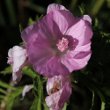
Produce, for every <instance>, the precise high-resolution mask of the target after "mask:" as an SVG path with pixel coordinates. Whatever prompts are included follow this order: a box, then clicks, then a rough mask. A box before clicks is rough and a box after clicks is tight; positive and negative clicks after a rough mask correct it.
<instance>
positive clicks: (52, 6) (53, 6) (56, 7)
mask: <svg viewBox="0 0 110 110" xmlns="http://www.w3.org/2000/svg"><path fill="white" fill-rule="evenodd" d="M55 10H66V11H67V9H66V8H65V7H64V6H63V5H60V4H56V3H53V4H50V5H49V6H48V7H47V13H49V12H51V11H55Z"/></svg>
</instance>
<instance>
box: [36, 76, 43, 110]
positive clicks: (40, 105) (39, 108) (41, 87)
mask: <svg viewBox="0 0 110 110" xmlns="http://www.w3.org/2000/svg"><path fill="white" fill-rule="evenodd" d="M42 96H43V83H42V80H41V78H40V76H39V77H38V106H37V107H38V108H37V110H42V98H43V97H42Z"/></svg>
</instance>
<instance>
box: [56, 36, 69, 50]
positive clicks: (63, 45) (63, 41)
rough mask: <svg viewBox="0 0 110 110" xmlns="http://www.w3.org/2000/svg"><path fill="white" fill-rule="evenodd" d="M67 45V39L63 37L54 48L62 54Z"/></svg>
mask: <svg viewBox="0 0 110 110" xmlns="http://www.w3.org/2000/svg"><path fill="white" fill-rule="evenodd" d="M68 44H69V41H68V39H66V38H64V37H63V38H62V39H61V40H59V41H58V43H57V44H56V46H57V48H58V50H59V51H60V52H64V51H65V50H66V49H67V48H68Z"/></svg>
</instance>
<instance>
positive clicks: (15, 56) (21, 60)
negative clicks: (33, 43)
mask: <svg viewBox="0 0 110 110" xmlns="http://www.w3.org/2000/svg"><path fill="white" fill-rule="evenodd" d="M26 59H27V54H26V49H24V48H22V47H20V46H14V47H13V48H11V49H9V51H8V61H7V63H8V64H11V66H12V71H13V74H12V79H13V81H17V80H19V79H21V76H22V74H21V68H22V67H23V66H24V64H25V61H26Z"/></svg>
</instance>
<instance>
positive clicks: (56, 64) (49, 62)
mask: <svg viewBox="0 0 110 110" xmlns="http://www.w3.org/2000/svg"><path fill="white" fill-rule="evenodd" d="M34 68H35V70H36V71H38V72H39V73H40V74H42V75H44V76H47V77H52V76H54V75H59V74H63V75H66V74H68V72H69V71H68V70H67V68H66V67H65V66H64V65H63V64H62V63H61V61H60V58H59V57H55V56H53V57H50V58H49V57H47V58H46V57H44V59H42V60H41V61H38V62H35V63H34Z"/></svg>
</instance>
